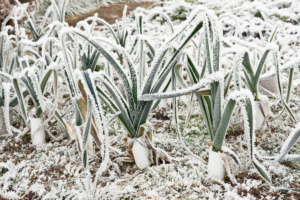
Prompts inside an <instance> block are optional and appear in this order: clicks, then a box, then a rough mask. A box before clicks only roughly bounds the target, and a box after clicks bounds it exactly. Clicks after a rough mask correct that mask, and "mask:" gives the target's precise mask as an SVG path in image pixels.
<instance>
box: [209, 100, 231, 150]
mask: <svg viewBox="0 0 300 200" xmlns="http://www.w3.org/2000/svg"><path fill="white" fill-rule="evenodd" d="M235 104H236V101H235V100H232V99H230V100H229V101H228V103H227V105H226V107H225V110H224V112H223V114H222V118H221V120H220V123H219V126H218V129H217V131H216V134H215V137H214V141H213V145H212V146H213V150H215V151H220V150H221V149H222V145H223V141H224V139H225V135H226V132H227V128H228V124H229V120H230V118H231V115H232V113H233V109H234V107H235Z"/></svg>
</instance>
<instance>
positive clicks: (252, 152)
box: [228, 89, 271, 183]
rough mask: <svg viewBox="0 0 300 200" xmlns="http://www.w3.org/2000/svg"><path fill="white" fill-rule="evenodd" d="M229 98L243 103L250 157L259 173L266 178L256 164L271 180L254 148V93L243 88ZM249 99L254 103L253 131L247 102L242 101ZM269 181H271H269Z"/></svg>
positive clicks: (253, 115) (254, 110) (253, 110)
mask: <svg viewBox="0 0 300 200" xmlns="http://www.w3.org/2000/svg"><path fill="white" fill-rule="evenodd" d="M228 98H229V99H235V100H236V101H238V102H240V104H241V108H242V114H243V119H244V132H245V136H246V139H247V144H248V150H249V154H250V158H251V160H252V163H253V166H254V168H255V170H256V171H257V173H258V174H259V175H260V176H261V177H262V178H263V179H265V178H264V177H263V176H262V175H261V174H260V171H259V170H258V169H257V168H256V166H257V167H258V168H260V169H261V170H263V172H264V173H265V174H266V175H267V177H268V178H269V180H271V178H270V175H269V174H268V172H267V171H266V170H265V168H264V167H263V166H262V165H261V164H260V163H259V162H258V160H257V159H256V157H255V152H256V151H255V149H254V147H255V146H254V141H256V139H255V133H254V130H255V128H254V127H255V119H256V117H255V114H256V109H255V106H254V105H255V104H254V100H253V99H254V98H253V95H252V94H251V92H250V91H249V90H244V89H243V90H241V91H239V92H236V93H231V94H230V95H229V96H228ZM246 98H247V99H248V100H250V102H251V105H252V122H253V127H252V132H250V124H249V123H248V115H247V111H246V107H245V103H244V102H242V101H241V100H242V99H246ZM250 137H252V141H251V143H250ZM267 183H269V182H268V181H267Z"/></svg>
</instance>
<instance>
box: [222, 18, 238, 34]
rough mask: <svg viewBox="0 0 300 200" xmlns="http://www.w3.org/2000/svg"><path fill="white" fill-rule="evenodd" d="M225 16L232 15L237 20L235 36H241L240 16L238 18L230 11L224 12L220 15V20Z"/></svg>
mask: <svg viewBox="0 0 300 200" xmlns="http://www.w3.org/2000/svg"><path fill="white" fill-rule="evenodd" d="M224 17H231V18H233V19H234V20H235V26H236V27H235V32H234V36H236V37H237V36H239V35H240V20H239V18H237V17H236V16H235V15H232V14H230V13H224V14H222V15H220V17H219V20H221V19H222V18H224Z"/></svg>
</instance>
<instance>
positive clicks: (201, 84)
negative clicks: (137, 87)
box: [139, 72, 223, 101]
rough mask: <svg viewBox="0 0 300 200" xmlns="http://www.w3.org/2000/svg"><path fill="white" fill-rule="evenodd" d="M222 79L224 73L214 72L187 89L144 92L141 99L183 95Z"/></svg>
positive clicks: (147, 99)
mask: <svg viewBox="0 0 300 200" xmlns="http://www.w3.org/2000/svg"><path fill="white" fill-rule="evenodd" d="M221 81H223V74H222V73H221V72H214V73H212V74H210V75H208V76H207V77H206V78H203V79H201V80H200V81H199V82H198V83H196V84H194V85H193V86H191V87H188V88H186V89H181V90H178V91H174V92H166V93H155V94H144V95H142V96H140V97H139V101H151V100H158V99H166V98H172V97H177V96H182V95H186V94H190V93H193V92H196V91H198V90H199V89H201V88H203V87H205V86H206V85H208V84H210V83H213V82H221Z"/></svg>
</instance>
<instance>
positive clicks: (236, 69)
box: [233, 47, 247, 90]
mask: <svg viewBox="0 0 300 200" xmlns="http://www.w3.org/2000/svg"><path fill="white" fill-rule="evenodd" d="M246 52H247V49H246V48H244V47H242V48H241V49H239V52H238V53H237V54H236V55H235V58H234V61H233V64H234V78H235V87H236V89H237V90H240V88H241V75H240V72H241V65H242V61H243V57H244V55H245V53H246Z"/></svg>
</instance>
